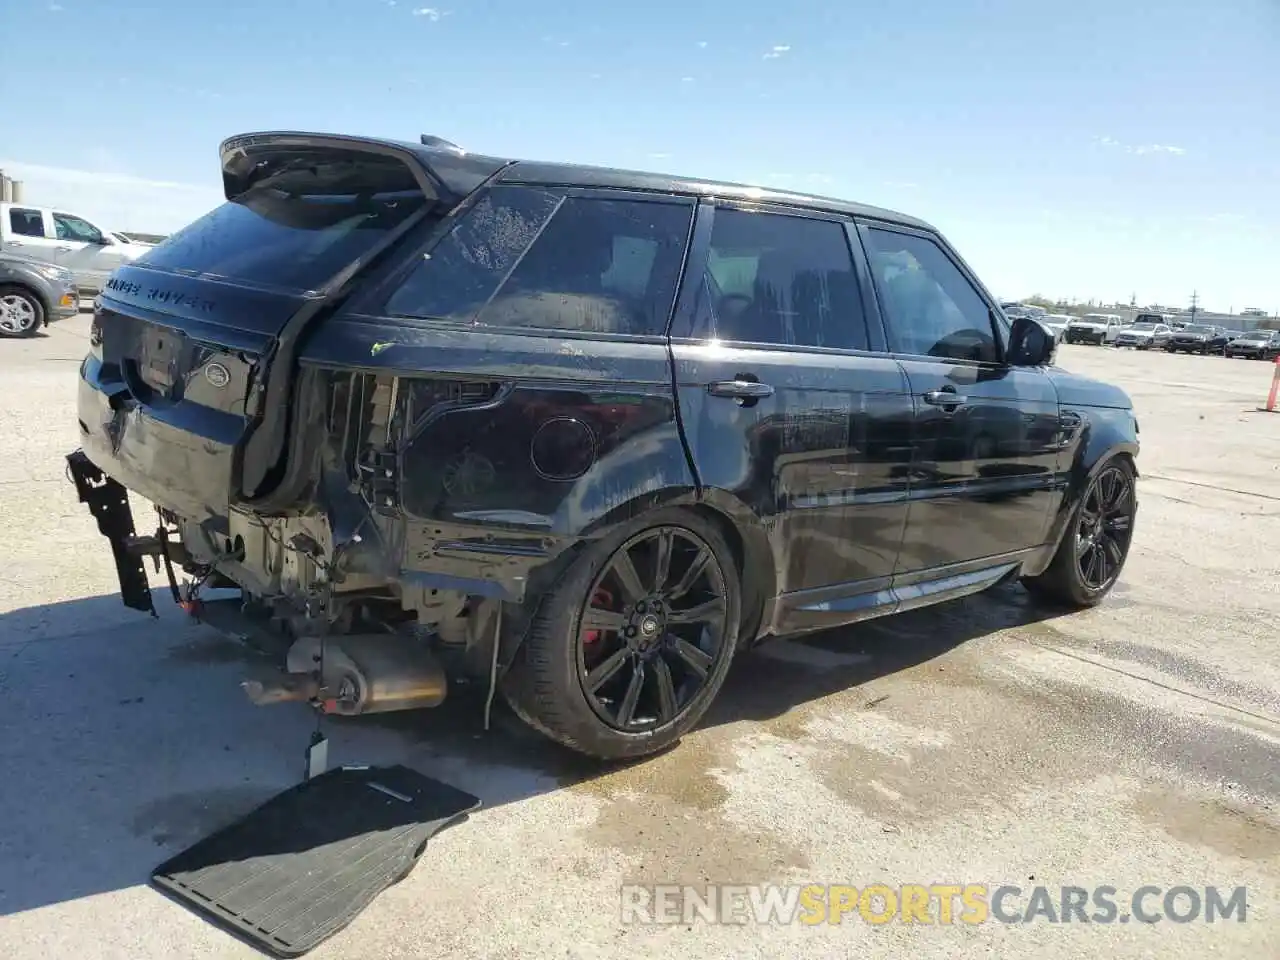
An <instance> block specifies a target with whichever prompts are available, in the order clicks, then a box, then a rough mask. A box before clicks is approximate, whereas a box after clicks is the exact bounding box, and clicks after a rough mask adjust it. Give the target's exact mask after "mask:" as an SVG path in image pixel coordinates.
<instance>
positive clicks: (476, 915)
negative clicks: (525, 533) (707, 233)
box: [0, 317, 1280, 960]
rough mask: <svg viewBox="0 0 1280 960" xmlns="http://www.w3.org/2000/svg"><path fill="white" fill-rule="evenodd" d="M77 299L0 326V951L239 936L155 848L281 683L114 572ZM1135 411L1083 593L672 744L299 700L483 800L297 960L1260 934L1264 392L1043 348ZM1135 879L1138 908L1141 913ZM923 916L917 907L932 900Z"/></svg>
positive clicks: (777, 650)
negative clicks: (752, 898)
mask: <svg viewBox="0 0 1280 960" xmlns="http://www.w3.org/2000/svg"><path fill="white" fill-rule="evenodd" d="M86 327H87V322H86V319H85V318H84V317H81V318H79V319H78V320H72V321H68V322H63V323H60V324H58V325H56V326H55V327H54V328H53V329H52V330H50V331H49V333H48V335H47V336H46V337H42V338H38V339H32V340H29V341H4V342H0V385H3V395H4V401H5V402H4V404H3V405H2V406H0V437H3V438H4V446H3V451H4V452H3V456H0V496H2V497H3V500H2V501H0V502H2V503H3V508H2V512H0V517H3V520H2V521H0V547H2V548H3V556H4V557H5V560H6V562H5V565H4V568H3V571H0V704H2V707H0V955H3V956H4V957H5V958H6V960H29V958H46V957H70V956H78V957H93V958H97V957H112V958H117V957H118V958H122V960H124V958H127V960H148V958H156V960H160V958H166V960H168V958H172V957H179V956H181V957H250V956H254V955H255V954H254V952H253V951H252V950H251V949H250V948H249V947H247V946H244V945H242V944H240V943H239V942H238V941H236V940H233V939H232V938H230V937H229V936H227V935H225V934H224V933H222V932H220V931H218V930H217V929H215V928H214V927H212V926H210V925H209V924H206V923H205V922H203V921H201V920H200V919H198V918H197V917H196V916H194V915H193V914H191V913H189V912H188V911H187V910H185V909H183V908H182V907H180V906H178V905H176V904H174V903H172V902H170V901H168V900H166V899H165V898H164V897H162V896H161V895H159V894H158V893H156V892H154V891H152V890H151V889H150V888H149V887H148V886H147V885H146V880H147V876H148V871H149V869H150V868H151V867H153V866H154V865H155V864H157V863H159V862H160V861H161V860H163V859H165V858H166V857H168V856H169V855H170V854H172V853H174V852H176V851H178V850H179V849H181V848H182V847H184V846H185V845H187V844H189V843H190V842H192V841H194V840H195V839H197V838H199V837H200V836H202V835H204V834H206V833H207V832H209V831H211V830H212V829H214V828H215V827H217V826H219V825H221V824H223V823H226V822H228V821H230V820H232V819H234V818H235V817H236V816H237V815H239V814H241V813H243V812H246V811H247V810H249V809H250V808H252V807H253V806H254V805H256V804H257V803H258V802H260V801H262V800H263V799H265V798H267V797H268V796H270V795H271V794H272V793H274V792H275V791H277V790H279V789H281V788H282V787H284V786H286V785H288V784H290V783H292V782H294V781H295V780H296V779H297V778H298V776H299V774H300V772H301V765H302V758H303V750H304V747H305V745H306V742H307V737H308V735H309V733H310V732H311V730H312V729H313V726H314V723H315V720H314V717H313V715H312V714H311V713H310V712H309V711H308V710H307V708H305V707H302V706H281V707H275V708H254V707H252V706H250V705H249V704H248V703H247V702H246V700H245V699H244V697H243V695H242V693H241V691H240V689H239V688H238V679H239V677H240V675H241V674H240V670H241V667H242V662H241V661H242V659H243V654H242V652H241V650H240V648H239V647H238V646H237V645H235V644H234V643H231V642H229V641H227V640H225V639H222V638H220V637H219V636H218V635H216V634H214V633H213V632H212V631H211V630H209V629H208V628H202V627H199V626H192V625H189V624H187V623H185V622H184V621H183V620H182V619H181V618H180V617H179V616H177V614H176V611H175V610H173V609H171V608H166V609H164V610H162V617H161V619H159V620H158V621H152V620H149V619H148V618H146V617H144V616H141V615H138V614H135V613H133V612H131V611H128V610H126V609H124V608H123V607H122V606H121V605H120V604H119V602H118V599H117V598H116V596H115V593H116V585H115V580H114V572H113V568H112V564H111V561H110V558H109V554H108V552H107V549H106V544H105V542H104V541H102V540H101V539H100V537H99V536H98V534H97V532H96V529H95V527H94V524H93V522H92V520H91V519H90V517H89V515H88V514H87V513H86V512H85V510H84V509H83V508H82V507H81V506H79V505H78V504H77V503H76V502H75V497H74V494H73V491H72V488H71V486H70V485H69V484H68V483H67V481H66V480H65V479H64V476H63V469H64V468H63V460H62V456H63V454H64V453H66V452H67V451H68V450H70V449H72V448H73V447H74V446H75V443H76V425H75V422H76V421H75V415H74V412H73V393H74V382H75V372H76V365H77V363H78V362H79V360H80V358H81V356H82V355H83V353H84V350H85V334H86ZM1060 362H1061V364H1062V365H1063V366H1066V367H1068V368H1071V369H1076V370H1079V371H1082V372H1085V373H1090V374H1096V375H1099V376H1102V377H1106V378H1108V379H1111V380H1114V381H1115V382H1117V383H1119V384H1121V385H1123V386H1124V387H1126V388H1127V389H1128V390H1129V391H1130V392H1131V393H1132V395H1133V397H1134V399H1135V401H1136V403H1137V406H1138V409H1139V412H1140V417H1141V427H1142V442H1143V452H1142V456H1141V458H1140V465H1141V469H1142V472H1143V478H1142V480H1141V482H1140V500H1141V504H1142V506H1141V511H1140V514H1139V520H1138V525H1137V535H1136V539H1135V543H1134V548H1133V552H1132V554H1131V555H1130V558H1129V564H1128V567H1127V569H1126V571H1125V574H1124V577H1123V580H1122V582H1121V583H1120V584H1119V585H1118V587H1117V588H1116V591H1115V593H1114V595H1113V596H1112V597H1111V598H1110V599H1109V600H1108V601H1107V602H1106V603H1105V604H1104V605H1103V606H1101V607H1100V608H1098V609H1096V610H1093V611H1090V612H1087V613H1078V614H1072V615H1066V616H1063V615H1047V614H1046V613H1044V612H1043V611H1039V610H1036V609H1034V608H1032V607H1031V606H1030V605H1029V604H1028V603H1027V602H1026V597H1025V594H1024V593H1023V592H1022V590H1021V588H1019V587H1016V586H1015V587H1009V588H1002V589H1000V590H999V591H997V592H993V593H991V594H988V595H985V596H980V597H976V598H972V599H969V600H965V601H961V602H957V603H953V604H950V605H947V606H943V607H939V608H936V609H933V610H927V611H923V612H917V613H913V614H908V615H904V616H901V617H898V618H895V619H892V620H886V621H881V622H879V623H876V624H873V625H868V626H862V627H859V628H857V629H853V630H847V631H841V632H839V633H834V634H829V635H823V636H819V637H816V638H813V639H811V640H808V641H806V642H803V643H791V644H780V645H777V646H775V647H774V648H773V649H770V650H767V651H762V652H761V653H759V654H758V655H756V656H753V657H751V658H749V659H747V660H744V661H743V662H741V663H740V664H738V665H737V667H736V668H735V672H734V675H733V676H732V678H731V680H730V682H729V685H728V687H727V689H726V690H725V692H724V693H723V694H722V696H721V700H720V702H719V703H718V704H717V706H716V708H715V709H714V711H713V715H712V716H711V717H710V718H709V719H708V721H707V722H706V723H705V724H704V725H703V728H702V729H700V730H699V731H697V732H696V733H694V734H692V735H690V736H689V737H688V738H686V740H685V742H684V743H683V744H682V745H681V746H680V747H679V748H678V749H676V750H675V751H673V752H671V753H669V754H667V755H664V756H662V757H659V758H656V759H653V760H650V761H648V762H646V763H642V764H640V765H637V766H633V767H630V768H627V769H624V770H621V771H614V772H602V771H600V770H599V769H593V768H592V766H591V765H589V764H585V763H581V762H578V761H576V760H574V759H572V758H569V757H566V756H565V755H564V754H563V753H562V752H561V751H559V750H557V749H555V748H553V747H551V746H549V745H547V744H545V743H543V742H542V741H541V740H539V739H538V738H537V737H536V736H533V735H531V734H528V733H526V732H525V731H524V730H523V728H521V727H519V726H518V724H517V722H516V721H514V720H512V719H510V718H509V717H508V716H506V715H505V714H500V716H499V718H498V729H496V730H495V731H493V732H491V733H489V734H483V733H482V731H481V728H480V721H479V709H478V705H477V702H476V701H475V700H474V698H472V699H470V700H468V699H467V698H466V697H463V698H461V700H460V701H459V702H456V703H453V704H452V705H451V706H449V707H446V708H442V709H441V710H440V711H437V712H435V713H423V714H421V715H400V716H397V717H394V718H392V719H385V718H384V719H382V720H377V719H368V718H367V719H364V720H358V721H347V722H342V723H339V722H332V723H330V724H329V726H328V730H329V733H330V736H331V738H332V746H331V751H332V755H333V759H334V761H335V762H375V763H376V762H386V761H402V762H404V763H407V764H410V765H412V766H414V767H417V768H419V769H421V770H422V771H424V772H426V773H428V774H430V775H434V776H438V777H440V778H441V779H443V780H446V781H448V782H451V783H454V784H457V785H459V786H461V787H464V788H466V789H470V790H472V791H473V792H475V793H476V794H478V795H479V796H480V797H481V798H482V799H483V800H484V804H485V807H484V809H483V810H482V811H480V812H479V813H478V814H476V815H475V816H473V817H472V818H471V819H470V821H468V822H466V823H464V824H462V825H459V826H457V827H455V828H453V829H451V830H449V831H447V832H445V833H443V834H441V835H440V836H439V837H437V838H436V839H434V840H433V841H432V842H431V844H430V846H429V847H428V850H427V853H426V855H425V856H424V857H423V859H422V861H421V862H420V863H419V865H418V867H417V868H416V870H415V871H414V872H413V873H412V874H411V875H410V876H409V878H408V879H407V880H405V881H404V882H403V883H401V884H400V885H399V886H397V887H394V888H393V889H391V890H389V891H388V892H386V893H385V894H384V895H382V896H381V897H379V898H378V899H377V900H376V901H375V902H374V904H373V905H372V906H371V907H370V908H369V909H368V910H366V911H365V912H364V913H363V914H362V915H361V916H360V917H359V918H358V919H357V920H356V921H355V922H354V923H353V924H352V925H351V926H350V927H349V928H347V929H346V930H345V931H343V932H342V933H340V934H338V935H337V936H336V937H335V938H333V939H332V940H330V941H329V942H328V943H326V944H325V945H324V946H322V947H321V948H320V949H319V950H317V951H316V952H315V953H314V954H313V955H312V956H314V957H316V958H317V960H337V958H361V960H367V958H374V957H376V958H380V960H397V958H428V957H433V958H434V957H449V956H472V957H485V958H515V957H536V958H540V960H544V958H549V957H598V956H620V957H622V956H625V957H661V958H671V957H675V956H680V957H685V958H702V957H729V956H732V957H735V958H748V957H781V956H789V957H790V956H795V957H799V956H805V957H844V956H858V957H875V956H910V957H913V958H919V960H927V958H935V957H936V958H954V957H957V956H1009V957H1014V956H1017V957H1030V956H1034V957H1047V958H1058V957H1061V958H1072V960H1076V958H1079V957H1086V956H1099V957H1101V956H1105V957H1109V958H1114V960H1120V958H1130V957H1160V958H1162V960H1164V958H1177V957H1186V958H1193V957H1194V958H1201V957H1206V956H1210V955H1212V956H1221V957H1240V958H1246V957H1248V958H1261V957H1265V956H1277V955H1280V907H1277V903H1278V896H1277V895H1278V894H1280V808H1278V807H1277V804H1278V803H1280V651H1277V639H1278V638H1280V633H1278V631H1277V629H1276V626H1275V621H1276V618H1277V616H1280V579H1278V578H1277V574H1278V573H1280V559H1277V558H1278V557H1280V415H1275V414H1273V415H1268V414H1265V413H1259V412H1256V411H1255V408H1256V407H1257V406H1258V404H1259V403H1260V402H1261V401H1262V400H1263V399H1264V397H1265V396H1266V392H1267V388H1268V386H1269V383H1270V375H1271V368H1270V366H1269V365H1264V364H1260V363H1251V362H1247V361H1228V360H1223V359H1221V358H1200V357H1188V356H1180V357H1171V356H1166V355H1164V354H1135V353H1130V352H1124V353H1121V352H1117V351H1114V350H1106V349H1101V348H1089V347H1064V348H1063V351H1062V355H1061V358H1060ZM628 881H634V882H645V883H694V884H704V883H707V882H711V881H718V882H722V883H739V884H754V883H763V882H768V881H774V882H782V883H802V884H809V883H817V884H849V885H852V886H855V887H858V888H862V887H865V886H866V885H868V884H872V883H877V882H882V883H886V884H889V885H890V886H894V887H896V886H899V885H902V884H932V883H943V882H953V883H959V884H966V883H985V884H989V885H990V886H991V887H992V888H994V887H995V886H998V885H1001V884H1013V885H1016V886H1020V887H1022V888H1023V891H1024V894H1023V897H1022V899H1021V900H1019V901H1016V902H1015V903H1016V907H1015V908H1017V907H1023V906H1025V904H1026V897H1027V896H1029V894H1030V891H1031V888H1033V887H1035V886H1036V885H1045V886H1047V887H1050V888H1051V889H1052V890H1053V891H1054V893H1053V896H1054V899H1055V900H1056V898H1057V890H1058V888H1059V887H1060V886H1062V885H1073V886H1081V887H1085V888H1093V887H1095V886H1097V885H1102V884H1105V885H1110V886H1113V887H1115V888H1116V889H1117V891H1118V893H1117V895H1116V899H1117V901H1119V902H1120V905H1121V911H1120V912H1121V913H1125V912H1127V911H1126V910H1125V909H1124V908H1125V907H1126V906H1127V904H1128V900H1127V898H1128V896H1129V894H1130V893H1132V892H1133V891H1135V890H1137V889H1138V888H1139V887H1141V886H1143V885H1144V884H1151V885H1156V886H1159V887H1160V888H1162V889H1168V888H1170V887H1173V886H1177V885H1188V886H1191V887H1194V888H1198V889H1200V890H1203V888H1204V887H1205V886H1208V885H1216V886H1219V887H1222V888H1226V889H1227V891H1228V892H1229V891H1230V889H1231V888H1234V887H1237V886H1242V885H1243V886H1246V887H1247V888H1248V913H1247V919H1246V921H1245V922H1243V923H1241V922H1238V920H1237V919H1232V920H1229V921H1227V922H1223V921H1222V920H1219V921H1218V922H1216V923H1212V924H1210V923H1205V922H1203V921H1197V922H1192V923H1185V924H1179V923H1175V922H1172V921H1171V920H1169V919H1165V920H1164V921H1162V922H1158V923H1154V924H1142V923H1137V922H1136V921H1135V922H1132V923H1128V924H1121V923H1111V924H1099V923H1091V924H1082V923H1080V922H1071V923H1063V924H1050V923H1047V922H1045V921H1044V920H1043V919H1039V920H1037V921H1036V922H1032V923H1029V924H1007V923H1000V922H994V921H991V922H987V923H984V924H981V925H966V924H952V925H925V924H919V923H915V924H902V923H897V922H894V923H888V924H884V925H878V926H877V925H871V924H869V923H867V922H865V921H863V920H862V919H859V918H858V914H857V911H854V912H853V913H852V914H850V915H849V916H848V917H847V918H846V920H845V922H844V923H842V924H819V925H816V926H806V925H802V924H793V925H788V926H781V925H773V926H761V925H750V926H731V925H721V926H713V925H709V924H706V923H703V922H700V921H699V922H693V923H687V924H686V923H678V924H674V925H667V926H644V925H623V924H622V923H621V922H620V913H619V894H618V887H619V884H621V883H624V882H628ZM1159 902H1160V901H1159V897H1156V898H1155V899H1153V900H1151V901H1149V903H1148V905H1149V906H1152V905H1154V906H1156V907H1158V906H1159ZM935 916H936V914H935Z"/></svg>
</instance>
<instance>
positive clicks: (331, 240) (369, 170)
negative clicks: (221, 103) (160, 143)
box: [138, 150, 434, 292]
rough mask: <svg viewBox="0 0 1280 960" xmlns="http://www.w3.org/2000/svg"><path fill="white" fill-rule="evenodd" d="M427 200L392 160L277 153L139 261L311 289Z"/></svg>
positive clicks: (271, 285) (256, 282) (336, 153)
mask: <svg viewBox="0 0 1280 960" xmlns="http://www.w3.org/2000/svg"><path fill="white" fill-rule="evenodd" d="M433 202H434V200H429V199H428V198H427V197H426V196H425V195H424V194H423V193H422V192H421V190H420V189H419V187H418V185H417V183H416V182H415V181H414V179H413V176H412V174H411V173H410V172H409V170H408V168H407V167H405V165H404V164H402V163H400V162H399V161H397V160H394V159H389V158H382V157H375V156H370V155H367V154H365V155H362V154H359V153H350V152H346V151H334V150H328V151H325V152H323V153H317V154H316V155H305V154H304V155H298V156H296V157H294V158H291V159H290V158H284V159H278V160H277V161H276V162H275V163H274V164H273V165H272V166H271V167H270V168H269V169H267V170H266V171H265V172H264V173H263V174H262V175H261V176H260V178H259V179H258V180H257V181H256V182H254V183H253V185H251V186H250V187H249V188H248V189H247V190H246V191H245V192H243V193H241V194H240V195H238V196H237V197H236V198H235V199H233V200H231V201H229V202H228V203H224V204H222V206H220V207H217V208H216V209H214V210H213V211H211V212H210V213H207V214H205V216H203V217H201V218H200V219H199V220H196V221H195V222H194V223H191V224H190V225H188V226H187V227H185V228H183V229H182V230H180V231H179V232H177V233H175V234H174V235H173V236H171V237H169V238H168V239H167V240H166V241H165V242H164V243H162V244H160V245H159V246H157V247H154V248H152V249H151V250H150V251H148V252H147V253H146V254H144V255H143V256H142V258H140V260H139V261H138V262H139V263H144V264H146V265H147V266H150V267H157V268H160V269H164V270H172V271H174V272H175V273H184V274H191V275H196V276H207V277H217V278H222V279H227V280H231V281H234V282H239V283H244V284H246V285H250V286H258V287H265V288H270V289H282V290H290V291H295V292H311V291H315V290H318V289H320V288H321V287H322V286H324V284H325V283H326V282H327V281H328V280H329V279H331V278H332V277H333V276H334V275H335V274H337V273H338V272H339V271H340V270H342V269H343V268H344V267H346V266H348V265H349V264H350V263H351V262H352V261H353V260H356V259H357V258H359V257H361V256H363V255H364V254H366V253H368V252H369V251H370V250H372V249H373V248H374V247H375V246H377V244H378V243H379V242H380V241H382V240H383V239H384V238H385V237H386V236H387V234H388V233H389V232H390V231H392V230H394V229H395V228H396V227H398V226H399V225H400V224H402V223H403V222H404V221H405V220H406V219H407V218H408V217H410V216H412V215H413V214H414V213H416V212H418V211H419V210H421V209H422V208H423V206H424V205H426V204H428V203H433Z"/></svg>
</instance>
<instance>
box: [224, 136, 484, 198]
mask: <svg viewBox="0 0 1280 960" xmlns="http://www.w3.org/2000/svg"><path fill="white" fill-rule="evenodd" d="M325 150H333V151H340V152H343V153H365V154H372V155H375V156H381V157H387V158H390V159H395V160H399V161H400V162H401V163H403V164H404V165H405V167H406V168H407V169H408V171H409V173H410V174H412V176H413V179H414V180H415V181H416V183H417V185H418V188H419V189H420V190H422V192H423V193H424V194H425V195H426V196H427V197H430V198H433V199H437V200H441V201H444V202H445V203H446V204H447V205H449V206H452V205H453V204H454V203H457V202H458V201H459V200H461V199H462V198H463V197H465V196H467V194H469V193H471V192H472V191H473V190H475V188H476V187H478V186H479V185H480V184H481V183H483V182H484V181H486V180H487V179H489V178H490V177H491V176H493V174H495V173H497V172H498V171H499V170H501V169H502V168H503V167H504V166H506V165H507V164H508V163H509V162H510V161H508V160H502V159H499V158H496V157H486V156H481V155H478V154H469V153H467V152H465V151H464V150H462V149H461V148H460V147H458V146H456V145H455V144H452V143H450V142H449V141H447V140H443V139H441V138H439V137H431V136H428V135H426V134H424V135H423V136H422V137H421V139H420V142H418V143H409V142H404V141H399V140H383V139H380V138H376V137H354V136H348V135H345V134H339V133H307V132H303V131H296V130H278V131H266V132H260V133H242V134H237V135H236V136H234V137H228V138H227V139H226V140H224V141H222V144H221V146H220V147H219V149H218V153H219V156H220V158H221V161H222V190H223V195H224V196H225V197H226V198H227V199H228V200H232V199H234V198H236V197H238V196H240V194H242V193H244V191H245V190H246V189H247V188H248V187H249V186H250V185H252V183H253V181H254V173H255V171H257V170H259V169H260V165H261V164H262V163H263V161H266V160H269V159H270V158H271V157H272V156H277V157H278V156H281V155H289V154H294V155H296V154H306V153H313V152H320V153H322V152H324V151H325Z"/></svg>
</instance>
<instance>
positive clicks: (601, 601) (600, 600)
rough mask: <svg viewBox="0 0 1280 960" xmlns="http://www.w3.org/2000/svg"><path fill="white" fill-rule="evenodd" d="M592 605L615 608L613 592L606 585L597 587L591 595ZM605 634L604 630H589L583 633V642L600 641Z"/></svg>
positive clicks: (589, 643)
mask: <svg viewBox="0 0 1280 960" xmlns="http://www.w3.org/2000/svg"><path fill="white" fill-rule="evenodd" d="M591 606H593V607H603V608H606V609H613V594H612V593H610V592H609V590H608V589H607V588H606V587H604V586H599V587H596V592H595V593H593V594H592V595H591ZM603 634H604V631H603V630H588V631H587V632H586V634H584V635H583V638H582V642H583V643H585V644H587V645H588V646H590V645H591V644H593V643H599V642H600V637H601V636H602V635H603Z"/></svg>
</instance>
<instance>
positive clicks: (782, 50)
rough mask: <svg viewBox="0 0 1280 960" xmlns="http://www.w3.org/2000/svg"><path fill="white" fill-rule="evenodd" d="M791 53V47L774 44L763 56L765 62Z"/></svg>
mask: <svg viewBox="0 0 1280 960" xmlns="http://www.w3.org/2000/svg"><path fill="white" fill-rule="evenodd" d="M790 52H791V45H790V44H788V43H779V44H775V45H774V47H773V49H772V50H770V51H769V52H768V53H766V54H765V55H764V58H765V59H766V60H777V59H778V58H779V57H781V56H782V55H783V54H786V53H790Z"/></svg>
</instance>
